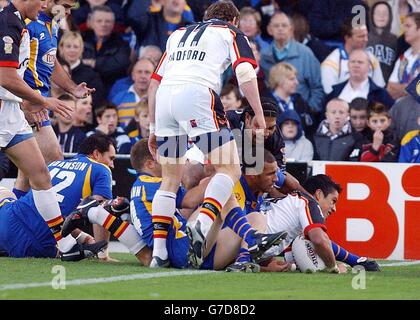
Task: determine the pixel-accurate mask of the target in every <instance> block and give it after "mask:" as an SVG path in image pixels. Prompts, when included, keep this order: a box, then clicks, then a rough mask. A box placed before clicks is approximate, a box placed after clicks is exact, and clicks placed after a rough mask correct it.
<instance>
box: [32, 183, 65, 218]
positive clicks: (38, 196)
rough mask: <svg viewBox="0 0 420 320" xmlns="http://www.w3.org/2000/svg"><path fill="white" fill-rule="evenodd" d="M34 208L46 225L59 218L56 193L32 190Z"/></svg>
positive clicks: (59, 211) (50, 190)
mask: <svg viewBox="0 0 420 320" xmlns="http://www.w3.org/2000/svg"><path fill="white" fill-rule="evenodd" d="M32 194H33V197H34V203H35V207H36V209H37V210H38V212H39V214H40V215H41V216H42V218H44V220H45V222H47V224H48V223H49V221H51V220H54V219H56V218H58V217H61V210H60V206H59V205H58V201H57V196H56V193H55V192H54V191H53V190H52V189H49V190H32Z"/></svg>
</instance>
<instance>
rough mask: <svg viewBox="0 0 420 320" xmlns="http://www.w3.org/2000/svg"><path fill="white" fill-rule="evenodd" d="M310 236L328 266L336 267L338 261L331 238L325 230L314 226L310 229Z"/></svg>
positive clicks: (317, 251) (330, 267)
mask: <svg viewBox="0 0 420 320" xmlns="http://www.w3.org/2000/svg"><path fill="white" fill-rule="evenodd" d="M308 237H309V239H310V240H311V241H312V243H313V244H314V247H315V251H316V253H317V254H318V255H319V256H320V257H321V259H322V260H323V261H324V262H325V265H326V266H327V268H329V269H334V268H335V267H336V263H337V262H336V260H335V257H334V253H333V251H332V248H331V240H330V239H329V238H328V235H327V234H326V233H325V232H324V230H322V229H321V228H313V229H311V230H309V231H308Z"/></svg>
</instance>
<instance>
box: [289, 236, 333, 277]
mask: <svg viewBox="0 0 420 320" xmlns="http://www.w3.org/2000/svg"><path fill="white" fill-rule="evenodd" d="M292 254H293V259H294V260H295V263H296V266H297V268H298V269H299V270H300V271H301V272H305V273H313V272H317V271H319V270H323V269H325V263H324V261H323V260H322V259H321V257H320V256H318V255H317V254H316V252H315V248H314V245H313V243H312V242H311V241H309V240H307V239H305V237H304V236H303V235H299V236H297V237H296V239H295V240H294V241H293V244H292Z"/></svg>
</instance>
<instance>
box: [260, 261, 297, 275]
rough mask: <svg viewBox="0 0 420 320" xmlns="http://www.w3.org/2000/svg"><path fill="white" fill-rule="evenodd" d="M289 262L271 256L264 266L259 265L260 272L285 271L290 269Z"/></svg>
mask: <svg viewBox="0 0 420 320" xmlns="http://www.w3.org/2000/svg"><path fill="white" fill-rule="evenodd" d="M291 266H292V265H291V264H290V263H288V262H284V261H279V260H277V259H276V258H274V257H273V258H272V259H271V260H270V261H269V262H268V263H267V264H266V265H265V266H261V271H262V272H287V271H290V269H291Z"/></svg>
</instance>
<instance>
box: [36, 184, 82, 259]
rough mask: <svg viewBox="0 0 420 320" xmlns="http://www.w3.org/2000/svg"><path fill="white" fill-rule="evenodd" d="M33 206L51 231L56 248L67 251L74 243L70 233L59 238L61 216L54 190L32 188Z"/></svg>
mask: <svg viewBox="0 0 420 320" xmlns="http://www.w3.org/2000/svg"><path fill="white" fill-rule="evenodd" d="M32 194H33V197H34V203H35V207H36V209H37V210H38V212H39V214H40V215H41V216H42V218H43V219H44V220H45V222H46V223H47V225H48V227H49V228H50V230H51V232H52V233H53V235H54V237H55V238H56V239H59V240H57V245H58V249H59V250H60V251H61V252H67V251H69V250H70V249H71V248H72V247H73V246H74V245H75V244H76V243H77V241H76V239H74V238H73V237H72V236H71V235H68V236H67V237H65V238H61V224H62V223H63V217H62V216H61V210H60V206H59V205H58V201H57V196H56V193H55V191H53V190H52V189H49V190H32Z"/></svg>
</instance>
